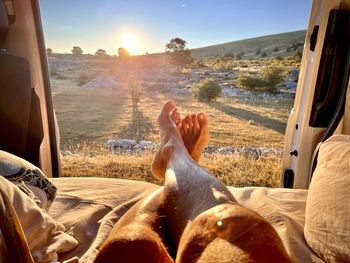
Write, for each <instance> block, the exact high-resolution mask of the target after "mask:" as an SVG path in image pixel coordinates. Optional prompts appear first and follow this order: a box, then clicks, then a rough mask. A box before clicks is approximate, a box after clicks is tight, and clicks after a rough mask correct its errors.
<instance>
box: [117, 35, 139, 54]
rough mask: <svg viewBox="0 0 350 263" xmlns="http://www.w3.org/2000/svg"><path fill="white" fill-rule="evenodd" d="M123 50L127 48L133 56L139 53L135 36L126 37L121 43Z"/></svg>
mask: <svg viewBox="0 0 350 263" xmlns="http://www.w3.org/2000/svg"><path fill="white" fill-rule="evenodd" d="M121 45H122V47H123V48H126V49H127V50H128V51H129V53H130V54H131V55H135V54H136V53H137V51H138V43H137V40H136V38H135V37H134V36H132V35H129V34H128V35H124V36H123V38H122V41H121Z"/></svg>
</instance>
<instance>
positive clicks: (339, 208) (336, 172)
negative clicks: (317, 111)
mask: <svg viewBox="0 0 350 263" xmlns="http://www.w3.org/2000/svg"><path fill="white" fill-rule="evenodd" d="M304 234H305V239H306V241H307V243H308V244H309V246H310V247H311V248H312V249H313V250H314V251H315V253H316V254H318V255H319V256H320V257H321V258H323V259H324V260H325V261H326V262H350V136H347V135H334V136H332V137H331V138H329V139H328V140H327V141H326V142H324V143H323V144H322V146H321V148H320V151H319V155H318V159H317V167H316V169H315V172H314V174H313V178H312V181H311V184H310V188H309V194H308V198H307V205H306V218H305V229H304Z"/></svg>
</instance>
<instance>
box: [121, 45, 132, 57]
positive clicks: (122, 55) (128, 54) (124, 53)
mask: <svg viewBox="0 0 350 263" xmlns="http://www.w3.org/2000/svg"><path fill="white" fill-rule="evenodd" d="M118 56H119V57H120V58H129V57H130V53H129V51H128V50H127V49H126V48H123V47H120V48H118Z"/></svg>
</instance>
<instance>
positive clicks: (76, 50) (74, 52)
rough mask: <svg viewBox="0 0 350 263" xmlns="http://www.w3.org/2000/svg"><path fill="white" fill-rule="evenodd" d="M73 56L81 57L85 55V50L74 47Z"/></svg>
mask: <svg viewBox="0 0 350 263" xmlns="http://www.w3.org/2000/svg"><path fill="white" fill-rule="evenodd" d="M72 53H73V55H76V56H81V55H83V50H82V49H81V48H80V47H77V46H74V47H73V49H72Z"/></svg>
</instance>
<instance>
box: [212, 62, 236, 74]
mask: <svg viewBox="0 0 350 263" xmlns="http://www.w3.org/2000/svg"><path fill="white" fill-rule="evenodd" d="M236 66H237V63H236V62H235V61H234V60H217V61H215V63H214V64H213V69H215V70H217V71H230V70H232V69H233V68H234V67H236Z"/></svg>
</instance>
